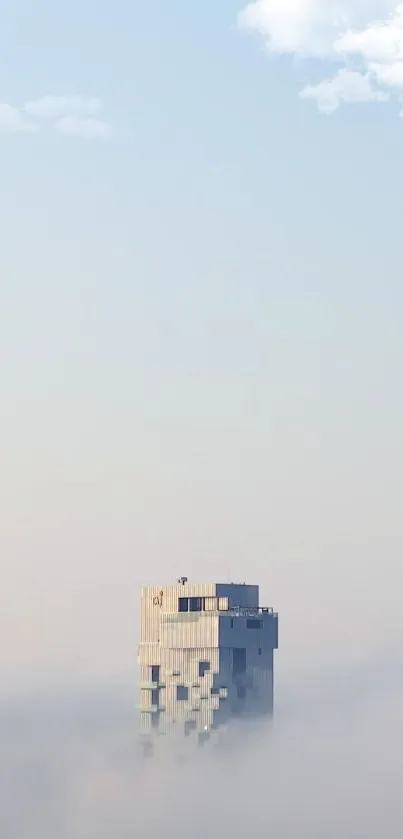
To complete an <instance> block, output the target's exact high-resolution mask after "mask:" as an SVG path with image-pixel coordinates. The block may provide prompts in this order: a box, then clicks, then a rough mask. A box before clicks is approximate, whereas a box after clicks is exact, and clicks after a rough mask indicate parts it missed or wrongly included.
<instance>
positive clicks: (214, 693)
mask: <svg viewBox="0 0 403 839" xmlns="http://www.w3.org/2000/svg"><path fill="white" fill-rule="evenodd" d="M211 695H212V696H219V695H220V688H211Z"/></svg>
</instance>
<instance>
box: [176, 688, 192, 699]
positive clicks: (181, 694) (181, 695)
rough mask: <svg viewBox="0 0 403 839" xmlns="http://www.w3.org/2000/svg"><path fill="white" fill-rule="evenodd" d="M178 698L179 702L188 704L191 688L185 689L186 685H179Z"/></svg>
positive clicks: (177, 689)
mask: <svg viewBox="0 0 403 839" xmlns="http://www.w3.org/2000/svg"><path fill="white" fill-rule="evenodd" d="M176 698H177V700H178V702H187V700H188V699H189V688H187V687H185V685H177V686H176Z"/></svg>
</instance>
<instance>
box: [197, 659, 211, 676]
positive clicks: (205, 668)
mask: <svg viewBox="0 0 403 839" xmlns="http://www.w3.org/2000/svg"><path fill="white" fill-rule="evenodd" d="M209 672H210V662H209V661H199V676H200V677H201V678H203V676H204V675H205V673H209Z"/></svg>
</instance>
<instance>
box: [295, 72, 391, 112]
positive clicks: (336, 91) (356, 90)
mask: <svg viewBox="0 0 403 839" xmlns="http://www.w3.org/2000/svg"><path fill="white" fill-rule="evenodd" d="M300 97H301V99H313V100H314V101H315V102H316V103H317V105H318V108H319V110H320V111H321V112H322V113H324V114H331V113H333V111H336V110H337V108H339V107H340V105H341V104H342V102H348V103H357V102H384V101H385V100H386V99H388V98H389V97H388V94H387V93H384V92H383V91H380V90H375V89H374V88H373V87H372V84H371V80H370V78H369V76H364V75H363V74H362V73H357V72H355V71H352V70H339V72H338V73H337V74H336V75H335V76H334V77H333V78H332V79H325V80H324V81H322V82H319V84H317V85H307V87H305V88H304V89H303V90H302V91H301V93H300Z"/></svg>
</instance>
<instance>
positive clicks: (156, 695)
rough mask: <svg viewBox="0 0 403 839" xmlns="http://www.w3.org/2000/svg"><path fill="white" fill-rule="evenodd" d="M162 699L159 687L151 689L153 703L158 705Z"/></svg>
mask: <svg viewBox="0 0 403 839" xmlns="http://www.w3.org/2000/svg"><path fill="white" fill-rule="evenodd" d="M159 701H160V692H159V690H158V688H157V689H156V690H153V691H151V705H158V703H159Z"/></svg>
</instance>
